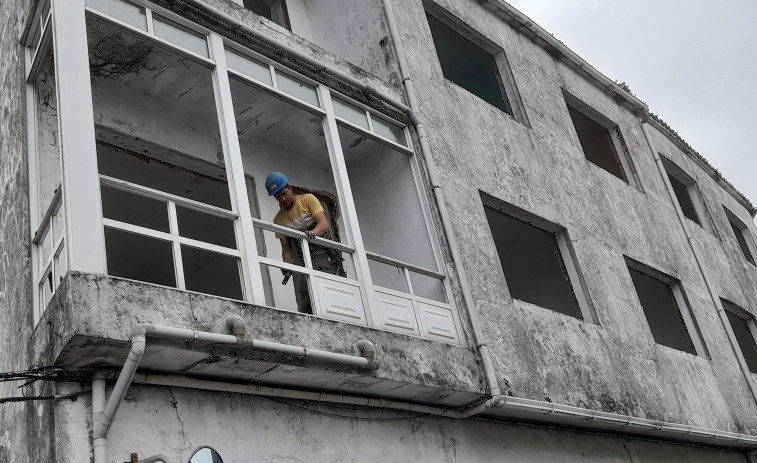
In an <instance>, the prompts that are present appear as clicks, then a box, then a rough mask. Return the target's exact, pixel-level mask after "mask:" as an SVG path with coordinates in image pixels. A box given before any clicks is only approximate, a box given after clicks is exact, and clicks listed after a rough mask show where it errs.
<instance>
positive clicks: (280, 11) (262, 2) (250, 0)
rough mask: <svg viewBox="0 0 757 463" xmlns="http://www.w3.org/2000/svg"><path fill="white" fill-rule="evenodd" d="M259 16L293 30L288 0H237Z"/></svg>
mask: <svg viewBox="0 0 757 463" xmlns="http://www.w3.org/2000/svg"><path fill="white" fill-rule="evenodd" d="M235 1H236V2H237V3H242V4H243V5H244V7H245V8H247V9H248V10H250V11H252V12H253V13H256V14H257V15H259V16H262V17H264V18H266V19H267V20H269V21H273V22H275V23H276V24H278V25H279V26H281V27H283V28H286V29H289V30H291V29H292V28H291V26H290V25H289V14H288V12H287V4H286V0H235Z"/></svg>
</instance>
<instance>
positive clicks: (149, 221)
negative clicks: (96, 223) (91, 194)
mask: <svg viewBox="0 0 757 463" xmlns="http://www.w3.org/2000/svg"><path fill="white" fill-rule="evenodd" d="M100 192H101V194H102V206H103V217H105V218H106V219H113V220H118V221H119V222H125V223H128V224H131V225H137V226H140V227H145V228H151V229H153V230H158V231H162V232H165V233H168V232H169V231H170V228H169V225H168V205H167V204H166V203H165V202H164V201H160V200H157V199H153V198H148V197H146V196H142V195H138V194H134V193H129V192H127V191H124V190H119V189H117V188H112V187H109V186H105V185H102V186H100Z"/></svg>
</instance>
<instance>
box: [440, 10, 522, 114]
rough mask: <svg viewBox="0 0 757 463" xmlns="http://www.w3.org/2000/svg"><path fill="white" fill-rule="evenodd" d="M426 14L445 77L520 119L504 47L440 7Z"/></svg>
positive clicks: (516, 97) (520, 112)
mask: <svg viewBox="0 0 757 463" xmlns="http://www.w3.org/2000/svg"><path fill="white" fill-rule="evenodd" d="M426 7H427V9H429V10H433V11H432V12H431V13H429V12H427V13H426V19H427V20H428V25H429V28H430V29H431V36H432V38H433V40H434V46H435V48H436V54H437V57H438V58H439V64H440V65H441V68H442V74H444V77H445V78H446V79H447V80H449V81H451V82H454V83H455V84H457V85H459V86H460V87H462V88H464V89H465V90H467V91H469V92H470V93H472V94H474V95H476V96H477V97H479V98H481V99H482V100H484V101H486V102H487V103H489V104H491V105H492V106H495V107H497V108H499V109H500V110H502V111H504V112H506V113H507V114H509V115H511V116H513V117H516V118H518V119H524V118H523V117H522V111H521V110H520V105H519V104H518V103H519V99H518V96H517V94H516V90H515V86H514V85H513V80H512V75H511V74H510V68H509V66H508V65H507V61H506V58H505V54H504V52H503V51H502V49H501V48H500V47H498V46H497V45H495V44H494V43H492V42H491V41H489V40H488V39H486V38H484V37H483V36H480V35H479V34H477V33H476V32H474V31H472V30H470V29H468V28H466V27H465V26H464V25H462V24H461V23H460V21H459V20H457V19H455V18H453V17H452V16H451V15H449V14H448V13H446V12H444V11H443V10H441V9H439V8H438V7H436V6H434V5H432V4H427V5H426Z"/></svg>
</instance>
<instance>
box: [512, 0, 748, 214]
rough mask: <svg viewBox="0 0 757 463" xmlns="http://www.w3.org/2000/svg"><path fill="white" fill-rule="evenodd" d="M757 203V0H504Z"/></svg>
mask: <svg viewBox="0 0 757 463" xmlns="http://www.w3.org/2000/svg"><path fill="white" fill-rule="evenodd" d="M507 2H508V3H510V4H511V5H513V6H514V7H515V8H517V9H518V10H520V11H521V12H522V13H523V14H525V15H526V16H528V17H530V18H531V19H532V20H534V22H536V23H537V24H539V25H540V26H541V27H543V28H544V29H546V30H547V31H548V32H551V33H552V34H554V36H555V37H556V38H557V39H559V40H561V41H562V42H563V43H565V45H567V46H568V47H569V48H570V49H571V50H573V51H574V52H576V53H577V54H578V55H579V56H581V57H582V58H583V59H584V60H586V61H587V62H588V63H589V64H591V65H592V66H594V67H595V68H596V69H597V70H598V71H600V72H601V73H603V74H605V75H606V76H607V77H609V78H610V79H612V80H617V81H618V82H626V83H627V84H628V85H630V87H631V90H632V91H633V93H634V94H636V96H637V97H638V98H639V99H641V100H642V101H644V102H645V103H647V105H649V109H650V111H651V112H653V113H655V114H657V115H658V116H660V118H662V120H664V121H665V122H667V123H668V124H669V125H670V126H671V127H672V128H673V129H674V130H675V131H677V132H678V133H679V134H680V135H681V136H682V137H683V139H684V140H686V141H687V142H688V143H689V145H691V146H692V147H693V148H694V149H695V150H697V151H698V152H699V154H701V155H702V156H704V157H705V158H707V159H708V160H709V161H710V164H712V165H713V166H714V167H715V168H716V169H718V170H720V172H722V173H723V175H724V176H725V178H726V179H728V181H730V182H731V183H732V184H733V185H734V186H735V187H736V188H737V189H738V190H739V191H741V192H742V193H744V194H745V195H746V196H747V198H749V200H750V201H751V202H752V204H755V205H757V178H756V176H757V150H755V149H754V138H755V136H757V0H719V1H712V0H709V1H705V0H614V1H607V0H507Z"/></svg>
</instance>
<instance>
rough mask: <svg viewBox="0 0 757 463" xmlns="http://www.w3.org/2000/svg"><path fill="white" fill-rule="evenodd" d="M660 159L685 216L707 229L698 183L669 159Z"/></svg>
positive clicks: (662, 157)
mask: <svg viewBox="0 0 757 463" xmlns="http://www.w3.org/2000/svg"><path fill="white" fill-rule="evenodd" d="M660 158H661V159H662V164H663V166H664V167H665V172H666V173H667V174H668V179H669V180H670V184H671V186H672V187H673V191H674V192H675V195H676V199H678V205H679V206H681V211H682V212H683V215H684V216H686V218H688V219H689V220H691V221H692V222H695V223H697V224H698V225H701V226H702V227H706V224H707V218H706V217H707V216H706V215H705V210H704V205H703V203H702V198H701V196H700V195H699V190H698V189H697V184H696V182H695V181H694V179H693V178H691V177H690V176H689V175H688V174H686V172H684V171H683V170H682V169H681V168H680V167H678V166H677V165H675V164H674V163H673V162H671V161H670V160H669V159H667V158H666V157H664V156H660Z"/></svg>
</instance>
